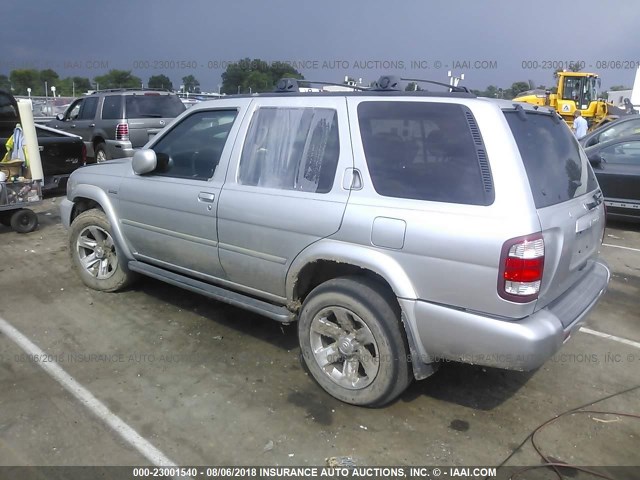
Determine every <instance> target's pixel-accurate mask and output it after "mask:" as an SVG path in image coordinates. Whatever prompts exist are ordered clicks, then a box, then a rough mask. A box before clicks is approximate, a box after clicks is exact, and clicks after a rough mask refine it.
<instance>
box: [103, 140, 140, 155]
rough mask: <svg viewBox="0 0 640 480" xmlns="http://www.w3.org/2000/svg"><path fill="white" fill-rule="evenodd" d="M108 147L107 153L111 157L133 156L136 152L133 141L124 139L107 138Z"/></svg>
mask: <svg viewBox="0 0 640 480" xmlns="http://www.w3.org/2000/svg"><path fill="white" fill-rule="evenodd" d="M106 148H107V155H108V156H109V158H111V159H114V158H125V157H133V152H135V149H134V148H133V147H132V146H131V142H129V141H124V140H107V142H106Z"/></svg>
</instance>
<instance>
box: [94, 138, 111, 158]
mask: <svg viewBox="0 0 640 480" xmlns="http://www.w3.org/2000/svg"><path fill="white" fill-rule="evenodd" d="M93 156H94V158H95V159H96V163H102V162H106V161H107V160H110V159H109V156H108V155H107V147H106V145H105V144H104V143H103V142H100V143H98V144H97V145H96V146H95V149H94V150H93Z"/></svg>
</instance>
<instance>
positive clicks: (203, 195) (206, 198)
mask: <svg viewBox="0 0 640 480" xmlns="http://www.w3.org/2000/svg"><path fill="white" fill-rule="evenodd" d="M215 199H216V196H215V194H213V193H207V192H200V193H199V194H198V201H199V202H206V203H213V201H214V200H215Z"/></svg>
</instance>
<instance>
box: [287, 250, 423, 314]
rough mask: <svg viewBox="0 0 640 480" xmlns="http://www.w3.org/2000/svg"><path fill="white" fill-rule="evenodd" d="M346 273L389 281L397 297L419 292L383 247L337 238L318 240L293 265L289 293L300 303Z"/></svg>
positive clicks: (390, 287) (288, 286)
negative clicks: (308, 295)
mask: <svg viewBox="0 0 640 480" xmlns="http://www.w3.org/2000/svg"><path fill="white" fill-rule="evenodd" d="M346 275H363V276H367V277H370V278H373V279H375V280H377V281H378V282H380V283H383V284H384V285H386V286H387V287H388V288H389V289H390V290H391V291H392V292H393V293H394V294H395V296H396V297H401V298H408V299H415V298H417V297H416V292H415V289H414V288H413V284H412V283H411V281H410V280H409V277H408V276H407V274H406V273H405V271H404V269H403V268H402V267H401V266H400V264H399V263H398V262H397V261H396V260H395V259H393V258H392V257H390V256H389V255H387V254H386V253H384V252H381V251H379V250H373V249H370V248H366V247H362V246H354V245H349V244H345V243H343V242H337V241H331V240H326V241H321V242H317V243H315V244H313V245H311V246H310V247H308V248H307V249H306V250H304V251H303V252H302V253H300V254H299V255H298V256H297V257H296V259H295V260H294V261H293V263H292V264H291V266H290V267H289V271H288V273H287V279H286V296H287V299H289V302H290V303H294V304H298V303H300V304H301V303H302V301H304V298H305V296H306V295H307V294H308V293H309V292H310V291H311V290H312V289H313V288H314V287H315V286H317V285H319V284H320V283H322V282H324V281H326V280H330V279H332V278H337V277H341V276H346Z"/></svg>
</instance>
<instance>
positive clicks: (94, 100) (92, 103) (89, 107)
mask: <svg viewBox="0 0 640 480" xmlns="http://www.w3.org/2000/svg"><path fill="white" fill-rule="evenodd" d="M97 109H98V97H88V98H85V99H84V101H83V102H82V108H81V109H80V115H78V120H93V119H94V118H96V110H97Z"/></svg>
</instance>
